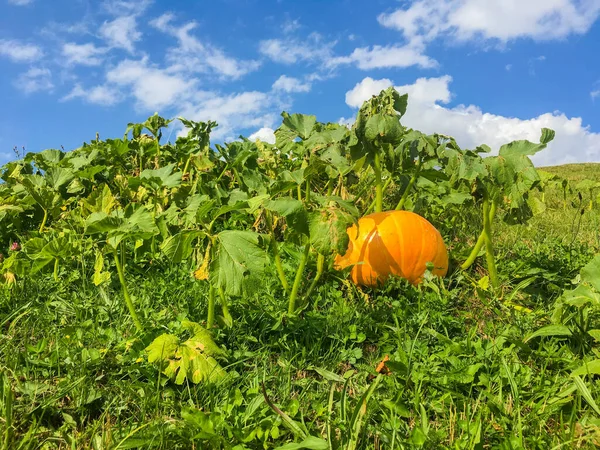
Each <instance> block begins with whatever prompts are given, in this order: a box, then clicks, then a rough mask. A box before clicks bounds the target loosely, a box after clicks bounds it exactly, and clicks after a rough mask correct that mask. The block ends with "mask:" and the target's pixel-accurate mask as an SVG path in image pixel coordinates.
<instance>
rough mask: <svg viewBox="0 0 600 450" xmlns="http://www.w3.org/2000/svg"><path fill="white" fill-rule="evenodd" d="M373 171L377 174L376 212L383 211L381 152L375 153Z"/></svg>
mask: <svg viewBox="0 0 600 450" xmlns="http://www.w3.org/2000/svg"><path fill="white" fill-rule="evenodd" d="M373 171H374V172H375V212H382V211H383V184H382V182H381V159H380V157H379V152H376V153H375V160H374V161H373Z"/></svg>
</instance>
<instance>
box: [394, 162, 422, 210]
mask: <svg viewBox="0 0 600 450" xmlns="http://www.w3.org/2000/svg"><path fill="white" fill-rule="evenodd" d="M419 172H421V157H419V161H418V163H417V168H416V169H415V173H413V176H412V177H410V181H409V182H408V186H406V189H405V190H404V192H403V193H402V197H401V198H400V201H399V202H398V204H397V205H396V209H397V210H401V209H404V204H405V203H406V199H407V198H408V195H409V194H410V191H411V189H412V188H413V186H414V185H415V182H416V181H417V178H418V177H419Z"/></svg>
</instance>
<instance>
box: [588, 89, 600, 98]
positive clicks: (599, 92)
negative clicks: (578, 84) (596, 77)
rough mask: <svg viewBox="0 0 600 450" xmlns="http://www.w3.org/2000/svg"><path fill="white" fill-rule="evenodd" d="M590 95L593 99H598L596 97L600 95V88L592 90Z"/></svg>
mask: <svg viewBox="0 0 600 450" xmlns="http://www.w3.org/2000/svg"><path fill="white" fill-rule="evenodd" d="M590 96H591V97H592V100H596V98H598V97H600V89H596V90H594V91H592V92H590Z"/></svg>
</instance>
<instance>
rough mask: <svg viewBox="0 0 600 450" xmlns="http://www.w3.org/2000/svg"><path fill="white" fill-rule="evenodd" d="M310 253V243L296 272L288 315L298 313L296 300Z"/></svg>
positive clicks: (305, 248)
mask: <svg viewBox="0 0 600 450" xmlns="http://www.w3.org/2000/svg"><path fill="white" fill-rule="evenodd" d="M309 252H310V242H307V243H306V246H305V247H304V253H303V254H302V258H301V259H300V265H299V266H298V270H297V271H296V278H295V279H294V285H293V286H292V293H291V294H290V300H289V303H288V314H294V312H295V311H296V298H298V289H300V282H301V281H302V274H303V272H304V267H305V266H306V261H307V260H308V253H309Z"/></svg>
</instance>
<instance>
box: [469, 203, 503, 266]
mask: <svg viewBox="0 0 600 450" xmlns="http://www.w3.org/2000/svg"><path fill="white" fill-rule="evenodd" d="M496 207H497V204H496V202H492V206H491V207H490V213H489V216H490V224H491V222H493V220H494V217H495V216H496ZM484 244H485V230H482V231H481V233H480V234H479V238H478V239H477V243H476V244H475V247H473V250H471V253H470V254H469V257H468V258H467V260H466V261H465V262H464V263H463V264H462V265H461V266H460V268H461V269H462V270H467V269H468V268H469V267H471V266H472V265H473V263H474V262H475V260H476V259H477V255H479V252H480V251H481V248H482V247H483V245H484Z"/></svg>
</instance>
